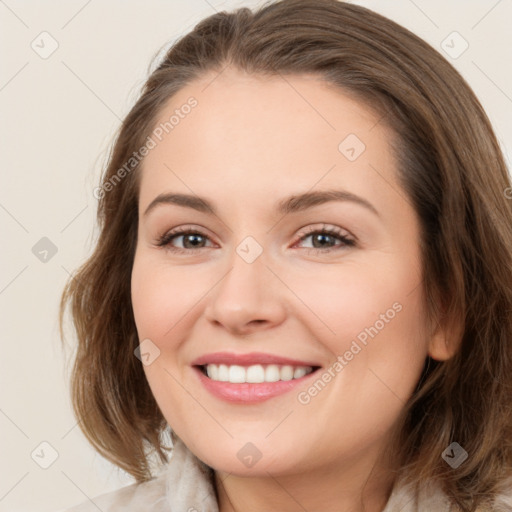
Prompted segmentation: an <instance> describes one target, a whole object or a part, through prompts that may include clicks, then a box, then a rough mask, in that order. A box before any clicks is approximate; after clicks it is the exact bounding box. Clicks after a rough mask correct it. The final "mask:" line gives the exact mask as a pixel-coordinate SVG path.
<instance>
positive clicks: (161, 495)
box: [60, 439, 512, 512]
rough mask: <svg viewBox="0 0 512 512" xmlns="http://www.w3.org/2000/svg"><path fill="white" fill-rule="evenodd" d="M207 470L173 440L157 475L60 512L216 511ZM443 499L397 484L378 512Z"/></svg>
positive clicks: (502, 510)
mask: <svg viewBox="0 0 512 512" xmlns="http://www.w3.org/2000/svg"><path fill="white" fill-rule="evenodd" d="M218 510H219V509H218V505H217V500H216V497H215V491H214V488H213V483H212V477H211V473H210V469H209V468H208V467H207V466H205V465H204V464H203V463H202V462H201V461H200V460H199V459H198V458H197V457H195V456H194V455H193V454H192V452H191V451H190V450H189V449H188V448H187V447H186V446H185V444H184V443H183V442H182V441H181V440H179V439H176V440H175V443H174V448H173V450H172V455H171V458H170V460H169V463H168V464H167V465H166V466H164V467H163V469H162V470H161V471H160V473H159V474H158V476H156V477H155V478H154V479H152V480H149V481H147V482H144V483H141V484H136V483H135V484H132V485H129V486H127V487H123V488H122V489H119V490H117V491H113V492H109V493H106V494H102V495H100V496H98V497H96V498H93V499H92V500H88V501H86V502H84V503H82V504H80V505H78V506H75V507H72V508H69V509H66V510H64V511H60V512H218ZM450 510H451V509H450V505H449V502H448V500H447V498H446V496H445V495H444V494H443V493H442V492H441V491H440V490H439V489H438V488H434V487H430V488H425V489H424V490H422V491H421V493H420V496H418V497H415V495H414V494H413V493H412V492H411V491H410V490H408V489H406V488H404V487H403V486H401V485H399V484H397V485H396V486H395V488H394V489H393V492H392V494H391V496H390V498H389V500H388V503H387V504H386V507H385V508H384V510H383V511H382V512H450ZM511 511H512V492H510V493H507V494H506V495H505V494H503V495H500V496H499V498H498V500H497V501H496V504H495V506H494V507H493V512H511ZM276 512H278V511H276Z"/></svg>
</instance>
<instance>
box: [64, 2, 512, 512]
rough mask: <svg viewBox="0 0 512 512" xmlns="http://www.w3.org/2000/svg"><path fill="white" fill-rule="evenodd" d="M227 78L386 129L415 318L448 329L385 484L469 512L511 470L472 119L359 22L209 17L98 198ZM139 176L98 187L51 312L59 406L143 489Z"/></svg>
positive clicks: (494, 242)
mask: <svg viewBox="0 0 512 512" xmlns="http://www.w3.org/2000/svg"><path fill="white" fill-rule="evenodd" d="M228 65H229V66H232V67H233V68H235V69H238V70H241V71H244V72H247V73H251V74H255V75H259V76H282V77H284V76H286V75H301V74H308V75H315V76H317V77H318V78H319V79H321V80H323V81H324V82H325V83H328V84H331V85H333V86H335V87H337V88H339V90H341V92H344V93H346V94H349V95H353V96H354V97H355V98H357V99H358V100H360V101H361V102H362V103H363V104H365V105H366V106H368V107H370V108H372V109H373V111H374V112H376V113H378V114H379V116H380V117H381V122H384V123H385V124H386V125H387V126H389V127H390V128H391V133H392V134H393V135H394V142H393V150H394V153H395V154H396V161H397V162H398V165H397V167H398V169H397V174H398V179H399V183H400V185H401V186H402V187H403V189H404V191H405V193H406V196H407V199H408V200H409V201H410V202H411V204H412V205H413V207H414V210H415V211H416V212H417V214H418V217H419V219H420V226H421V246H420V248H421V257H422V269H423V283H422V284H423V286H424V301H425V307H426V311H427V314H428V318H429V319H430V321H431V322H432V325H434V324H436V325H442V326H454V328H453V329H452V331H450V332H452V335H451V337H450V339H449V343H450V345H451V346H454V347H456V350H455V351H454V354H453V356H452V357H450V358H449V359H448V360H446V361H437V360H434V359H432V358H430V357H427V359H426V361H425V366H424V369H423V372H422V374H421V376H420V378H419V381H418V384H417V387H416V389H415V391H414V393H413V395H412V396H411V397H410V399H409V401H408V402H407V404H406V405H405V408H404V411H403V414H402V417H401V420H400V429H399V438H398V439H397V445H396V446H397V450H399V457H400V469H399V472H398V473H397V475H398V476H399V477H400V478H403V479H404V480H406V481H408V482H410V483H411V484H413V485H415V486H416V487H417V488H421V487H422V485H423V484H424V483H425V482H426V481H434V482H439V483H440V484H441V485H442V489H443V490H444V492H445V493H446V494H447V496H448V497H449V499H450V501H451V503H453V505H455V506H457V507H459V508H458V510H462V511H470V512H471V511H475V510H481V509H480V508H478V507H480V506H482V507H483V506H484V505H486V504H488V503H491V501H490V500H491V499H492V498H493V496H496V495H497V494H498V492H499V491H501V490H502V487H503V485H504V482H505V481H506V479H507V478H508V477H509V476H510V474H511V470H512V389H511V387H512V386H511V383H512V380H511V379H512V377H511V376H512V315H511V314H510V313H511V310H512V207H511V201H510V200H507V197H506V190H510V189H508V187H510V178H509V176H508V173H507V167H506V164H505V162H504V159H503V155H502V153H501V150H500V147H499V144H498V141H497V139H496V136H495V135H494V133H493V130H492V127H491V124H490V122H489V120H488V118H487V116H486V114H485V112H484V110H483V108H482V106H481V105H480V103H479V101H478V99H477V98H476V96H475V94H474V93H473V92H472V90H471V88H470V87H469V86H468V85H467V83H466V82H465V81H464V79H463V78H462V77H461V75H460V74H459V73H458V72H457V71H456V70H455V69H454V67H453V66H452V65H451V64H449V63H448V62H447V60H445V59H444V57H442V56H441V54H440V53H438V52H437V51H436V50H434V49H433V48H432V47H431V46H429V45H428V44H427V43H426V42H425V41H423V40H422V39H420V38H419V37H417V36H416V35H414V34H413V33H411V32H410V31H408V30H407V29H405V28H403V27H401V26H400V25H398V24H396V23H395V22H393V21H391V20H389V19H387V18H385V17H383V16H381V15H379V14H377V13H375V12H372V11H370V10H368V9H366V8H363V7H360V6H356V5H351V4H348V3H344V2H341V1H337V0H282V1H277V2H267V3H266V4H265V5H263V6H261V7H260V8H259V9H258V10H256V11H251V10H250V9H248V8H239V9H237V10H235V11H233V12H231V13H227V12H219V13H216V14H214V15H212V16H209V17H208V18H205V19H204V20H202V21H201V22H200V23H198V24H197V25H196V26H195V27H194V29H193V30H192V31H191V32H189V33H188V34H186V35H185V36H184V37H182V38H181V39H180V40H178V41H177V42H175V43H174V44H173V45H172V46H171V47H170V48H169V49H168V50H166V52H165V55H164V56H163V58H162V59H161V61H160V63H159V65H157V67H156V69H154V71H153V72H152V73H150V76H149V77H148V79H147V81H146V82H145V84H144V87H143V89H142V92H141V94H140V98H139V99H138V101H137V102H136V103H135V105H134V106H133V108H132V109H131V111H130V112H129V113H128V115H127V116H126V118H125V119H124V121H123V122H122V125H121V126H120V128H119V131H118V133H117V136H116V139H115V141H114V142H113V146H112V148H111V151H110V154H109V159H108V163H107V165H106V168H105V169H104V171H103V176H102V183H103V185H102V186H104V185H106V184H107V182H110V183H111V184H112V179H113V177H115V176H116V173H117V177H119V174H118V172H119V170H120V169H121V168H122V167H123V166H124V165H125V164H126V162H127V161H129V160H130V158H131V157H132V154H133V152H134V151H135V150H137V149H138V148H140V147H141V146H143V145H144V142H145V140H146V139H147V137H148V136H149V135H150V133H151V132H152V129H153V128H154V126H155V123H156V121H157V118H158V115H159V114H160V113H161V111H162V108H163V107H164V106H165V104H166V103H167V102H168V100H169V99H170V98H171V97H172V96H173V95H174V94H175V93H176V92H177V91H179V90H180V89H182V88H183V87H184V86H186V85H187V84H189V83H191V82H192V81H193V80H196V79H201V78H202V77H204V76H205V75H206V74H207V73H210V72H211V73H220V72H222V70H223V69H224V68H225V67H226V66H228ZM143 163H144V161H143V160H142V161H140V162H139V163H137V165H135V166H134V168H133V170H132V171H131V172H127V173H126V175H123V179H122V180H118V181H119V183H117V184H116V185H115V186H111V187H110V188H107V187H106V186H105V187H104V191H103V193H102V194H101V195H100V197H99V202H98V223H99V227H100V234H99V238H98V240H97V243H96V245H95V248H94V251H93V253H92V255H91V256H90V257H89V258H88V259H87V261H86V262H85V263H84V264H83V265H82V266H81V267H80V268H79V270H78V272H77V273H76V274H75V275H74V276H73V277H72V278H71V279H70V280H69V281H68V282H67V284H66V287H65V289H64V291H63V294H62V299H61V305H60V329H61V336H62V338H64V335H63V317H64V314H65V311H66V307H67V306H68V305H69V306H70V307H71V314H72V320H73V324H74V328H75V330H76V335H77V339H78V345H77V350H76V357H75V361H74V366H73V369H72V375H71V395H72V404H73V410H74V413H75V415H76V416H77V418H78V419H79V422H80V427H81V429H82V431H83V433H84V434H85V436H86V437H87V439H88V440H89V441H90V442H91V443H92V445H93V446H94V447H95V449H96V450H97V451H98V452H99V453H100V454H101V455H103V456H104V457H106V458H107V459H108V460H110V461H111V462H113V463H114V464H116V465H117V466H119V467H120V468H122V469H124V470H126V471H127V472H128V473H130V474H131V475H132V476H133V477H134V478H135V479H136V480H137V481H138V482H142V481H145V480H148V479H150V478H152V475H151V471H150V464H149V453H150V452H152V453H156V454H157V455H158V457H159V460H160V462H161V463H165V462H168V458H167V453H166V451H165V450H167V449H168V447H165V446H164V444H163V441H162V433H163V432H164V430H165V429H166V427H167V424H166V420H165V418H164V417H163V415H162V413H161V411H160V409H159V407H158V405H157V403H156V401H155V399H154V397H153V395H152V393H151V390H150V388H149V385H148V382H147V380H146V377H145V374H144V371H143V366H142V364H141V362H140V361H139V359H138V358H137V357H135V356H134V350H135V349H136V348H137V347H138V344H139V340H138V337H137V331H136V326H135V321H134V316H133V309H132V303H131V291H130V282H131V271H132V266H133V259H134V253H135V247H136V242H137V224H138V191H139V175H140V172H141V168H142V165H143ZM105 190H108V193H107V192H105ZM452 442H457V443H459V444H460V445H461V446H462V447H463V448H464V449H465V450H466V451H467V452H468V454H469V457H468V458H467V460H466V461H465V462H464V463H463V464H461V465H460V466H459V467H457V468H451V467H450V466H449V465H448V464H447V463H446V462H445V461H444V460H443V458H442V457H441V454H442V453H443V451H444V450H445V449H446V448H447V447H448V446H449V445H450V444H451V443H452ZM482 510H483V509H482Z"/></svg>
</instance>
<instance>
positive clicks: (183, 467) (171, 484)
mask: <svg viewBox="0 0 512 512" xmlns="http://www.w3.org/2000/svg"><path fill="white" fill-rule="evenodd" d="M98 510H101V512H121V511H122V512H130V511H132V512H135V511H137V512H140V511H141V510H144V512H169V511H170V510H172V511H173V512H189V511H195V512H218V506H217V498H216V495H215V490H214V487H213V478H212V470H211V468H209V467H208V466H206V465H205V464H204V463H203V462H201V461H200V460H199V459H198V458H197V457H195V455H193V454H192V452H191V451H190V450H189V449H188V448H187V447H186V446H185V445H184V443H183V442H182V441H181V440H180V439H178V438H177V439H176V441H175V442H174V444H173V449H172V454H171V458H170V461H169V462H168V463H167V464H165V465H164V466H163V467H162V468H160V471H159V473H158V476H156V477H154V478H152V479H151V480H147V481H146V482H142V483H135V484H131V485H128V486H127V487H123V488H121V489H119V490H116V491H113V492H109V493H106V494H101V495H100V496H97V497H95V498H91V499H88V500H87V501H83V502H82V503H80V504H79V505H76V506H74V507H72V508H68V509H66V510H61V511H58V512H98Z"/></svg>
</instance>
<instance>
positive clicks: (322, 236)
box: [313, 233, 332, 249]
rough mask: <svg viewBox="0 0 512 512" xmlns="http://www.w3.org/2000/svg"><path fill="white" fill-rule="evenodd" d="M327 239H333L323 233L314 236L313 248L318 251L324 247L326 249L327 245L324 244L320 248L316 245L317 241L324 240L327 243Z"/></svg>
mask: <svg viewBox="0 0 512 512" xmlns="http://www.w3.org/2000/svg"><path fill="white" fill-rule="evenodd" d="M326 239H332V236H331V235H327V234H323V233H317V234H316V235H313V247H315V248H316V249H321V248H322V247H325V244H322V243H321V244H320V245H319V246H317V245H315V241H317V240H323V241H324V242H325V240H326ZM331 241H332V240H331ZM327 242H329V240H327Z"/></svg>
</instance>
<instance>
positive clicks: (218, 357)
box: [192, 352, 320, 367]
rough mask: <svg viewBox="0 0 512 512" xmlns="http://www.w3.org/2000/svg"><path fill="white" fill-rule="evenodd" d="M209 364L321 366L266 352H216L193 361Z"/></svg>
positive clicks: (200, 364) (202, 364)
mask: <svg viewBox="0 0 512 512" xmlns="http://www.w3.org/2000/svg"><path fill="white" fill-rule="evenodd" d="M207 364H226V365H233V364H236V365H240V366H251V365H254V364H279V365H290V366H313V367H316V366H320V365H319V364H318V363H315V362H312V361H299V360H298V359H291V358H289V357H282V356H278V355H275V354H266V353H264V352H249V353H246V354H236V353H234V352H214V353H212V354H205V355H203V356H200V357H198V358H197V359H195V360H194V361H192V365H193V366H204V365H207Z"/></svg>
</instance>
